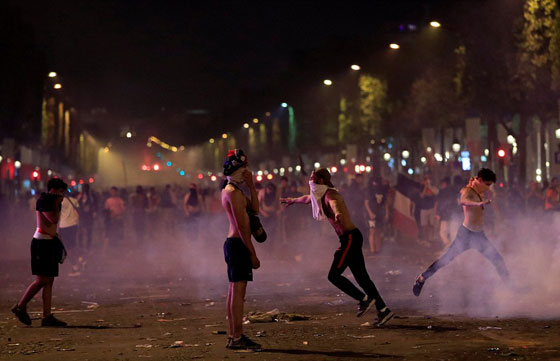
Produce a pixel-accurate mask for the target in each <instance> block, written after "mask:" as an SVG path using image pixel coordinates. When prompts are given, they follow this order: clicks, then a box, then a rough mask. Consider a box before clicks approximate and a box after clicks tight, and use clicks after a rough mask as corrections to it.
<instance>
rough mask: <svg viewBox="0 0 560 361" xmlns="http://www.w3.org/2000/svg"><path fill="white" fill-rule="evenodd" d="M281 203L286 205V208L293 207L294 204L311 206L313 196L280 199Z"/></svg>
mask: <svg viewBox="0 0 560 361" xmlns="http://www.w3.org/2000/svg"><path fill="white" fill-rule="evenodd" d="M280 203H282V204H285V205H286V206H291V205H292V204H294V203H301V204H309V203H311V196H310V195H309V194H306V195H304V196H301V197H297V198H291V197H288V198H280Z"/></svg>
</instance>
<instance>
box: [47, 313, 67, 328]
mask: <svg viewBox="0 0 560 361" xmlns="http://www.w3.org/2000/svg"><path fill="white" fill-rule="evenodd" d="M66 326H68V324H67V323H66V322H64V321H61V320H59V319H57V318H56V317H54V315H53V314H52V313H51V314H50V315H48V316H47V317H45V318H43V319H42V320H41V327H66Z"/></svg>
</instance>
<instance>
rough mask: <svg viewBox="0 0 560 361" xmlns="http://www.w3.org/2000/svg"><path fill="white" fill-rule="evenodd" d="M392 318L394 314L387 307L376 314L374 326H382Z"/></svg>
mask: <svg viewBox="0 0 560 361" xmlns="http://www.w3.org/2000/svg"><path fill="white" fill-rule="evenodd" d="M393 317H395V314H394V313H393V312H391V310H390V309H389V307H384V308H383V309H382V310H380V311H378V312H377V323H376V324H375V325H376V326H383V325H384V324H386V323H387V322H389V320H390V319H392V318H393Z"/></svg>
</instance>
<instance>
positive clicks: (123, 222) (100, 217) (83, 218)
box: [0, 174, 560, 255]
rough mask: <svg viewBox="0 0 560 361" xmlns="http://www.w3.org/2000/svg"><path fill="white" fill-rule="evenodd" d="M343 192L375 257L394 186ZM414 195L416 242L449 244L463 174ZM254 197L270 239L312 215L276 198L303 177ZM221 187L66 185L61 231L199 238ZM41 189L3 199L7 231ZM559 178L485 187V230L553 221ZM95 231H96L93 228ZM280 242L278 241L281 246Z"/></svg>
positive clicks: (99, 238) (373, 183)
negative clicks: (521, 218)
mask: <svg viewBox="0 0 560 361" xmlns="http://www.w3.org/2000/svg"><path fill="white" fill-rule="evenodd" d="M333 179H335V180H336V181H337V184H338V188H339V191H340V193H341V194H342V195H343V196H344V197H345V200H346V203H347V204H348V207H349V210H350V213H351V216H352V219H353V220H354V222H355V223H356V225H357V227H358V228H359V229H361V230H363V231H364V236H365V237H367V240H366V242H365V245H364V251H366V252H367V253H369V254H371V255H374V254H378V253H380V252H381V251H382V247H383V243H384V242H386V241H388V240H390V241H392V240H394V239H395V237H396V236H397V231H398V230H395V229H394V228H393V220H392V215H393V211H392V210H393V202H394V198H395V192H396V190H395V187H393V186H391V185H390V184H389V181H388V180H387V179H384V178H381V177H369V175H366V174H355V175H354V176H352V177H348V178H343V177H342V176H333ZM419 183H421V186H420V187H419V189H418V194H417V196H416V197H415V199H414V201H415V209H414V215H415V218H416V223H417V227H418V231H419V232H418V239H417V240H416V242H417V244H419V245H422V246H426V247H432V246H435V247H446V246H448V245H449V244H450V243H451V241H453V239H454V237H455V235H456V233H457V230H458V229H459V226H460V222H461V217H462V210H461V206H460V205H459V203H458V197H459V191H460V189H461V188H462V187H464V186H465V184H466V183H467V180H466V179H465V177H462V176H460V175H457V176H455V177H453V178H452V179H451V178H450V177H447V176H444V177H442V178H441V179H440V180H439V183H437V185H436V183H435V182H433V180H432V177H431V176H429V175H426V176H424V177H423V178H422V180H421V182H419ZM255 186H256V189H257V192H258V200H259V206H260V209H259V217H260V219H261V221H262V223H263V225H264V228H265V229H266V232H267V234H268V237H269V238H271V239H274V240H275V243H277V244H279V245H280V246H282V245H285V244H286V243H287V242H289V236H288V230H290V232H291V233H292V234H293V233H294V231H295V232H297V231H298V230H302V229H306V228H307V226H308V224H309V222H310V221H309V220H308V219H307V218H306V217H304V216H303V213H305V211H303V210H300V209H295V210H292V211H291V212H286V211H285V207H284V206H283V205H281V203H280V199H281V198H288V197H293V198H295V197H299V196H301V195H304V194H308V193H309V186H308V182H307V177H305V176H300V177H297V178H296V177H293V178H288V177H285V176H283V177H277V178H276V180H273V181H267V182H256V183H255ZM220 193H221V192H220V186H219V185H218V183H211V184H210V186H207V187H201V186H199V185H198V184H196V183H191V184H189V185H188V186H180V185H177V184H174V185H169V184H168V185H166V186H164V187H153V186H151V187H144V186H140V185H139V186H136V187H135V188H132V189H129V188H117V187H111V188H110V189H103V190H98V189H95V188H94V187H92V186H90V185H89V184H84V185H81V186H79V188H75V189H71V190H70V192H69V193H68V194H67V196H66V198H65V201H64V202H62V214H61V221H60V225H59V227H60V232H59V233H60V234H61V237H62V238H63V239H64V242H65V245H66V247H67V248H68V249H70V250H73V249H75V248H76V249H79V250H80V251H81V252H73V253H74V254H76V253H78V254H82V253H84V252H85V253H87V252H89V251H91V250H92V249H101V250H105V249H106V248H107V246H108V245H111V246H117V247H118V246H120V245H122V243H123V242H127V244H128V245H131V246H135V247H136V246H138V247H142V245H144V244H145V242H146V241H147V240H148V239H153V238H154V237H156V236H157V235H165V236H169V237H174V238H182V239H184V240H185V241H198V240H200V232H199V229H200V226H201V224H220V222H221V221H222V222H223V221H224V217H225V216H224V214H223V209H222V205H221V200H220ZM38 196H39V194H38V193H37V194H35V195H32V194H30V193H27V194H22V195H21V196H20V197H18V198H16V199H15V200H14V201H13V202H10V203H8V202H7V199H6V198H0V201H1V202H2V203H6V204H3V205H2V207H0V210H1V212H3V213H5V215H4V216H3V217H0V219H2V220H4V222H5V224H4V225H3V229H5V230H6V231H7V234H10V229H11V230H12V231H13V232H16V228H15V227H16V225H18V229H19V225H21V224H22V222H27V221H29V222H31V221H34V220H33V217H29V215H30V213H32V212H35V203H36V200H37V198H38ZM559 197H560V182H559V181H558V178H553V179H552V180H551V182H550V184H546V183H544V184H541V183H537V182H531V183H530V184H529V185H528V187H527V188H526V189H523V188H522V187H521V186H518V185H516V184H513V185H510V186H505V187H502V186H500V185H499V184H498V185H495V186H494V187H493V188H492V190H490V191H488V198H489V199H492V200H493V207H489V209H488V210H487V212H486V214H487V215H486V224H485V228H486V229H487V230H488V232H489V233H492V231H493V227H494V223H495V218H496V217H500V219H504V220H505V221H506V223H507V220H512V219H515V217H516V216H518V215H520V214H527V215H528V216H529V217H532V218H533V219H535V220H540V221H542V220H549V221H550V222H554V217H555V215H556V214H558V215H560V200H559ZM94 230H95V231H94ZM279 248H281V247H279Z"/></svg>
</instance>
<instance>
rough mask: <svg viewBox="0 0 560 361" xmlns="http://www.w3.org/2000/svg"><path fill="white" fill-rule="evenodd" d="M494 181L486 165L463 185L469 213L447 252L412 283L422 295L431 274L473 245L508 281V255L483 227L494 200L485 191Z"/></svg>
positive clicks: (416, 291) (413, 289)
mask: <svg viewBox="0 0 560 361" xmlns="http://www.w3.org/2000/svg"><path fill="white" fill-rule="evenodd" d="M494 183H496V174H494V172H492V171H491V170H490V169H487V168H482V169H481V170H480V171H479V172H478V175H477V177H476V178H471V180H470V182H469V184H467V186H465V187H464V188H463V189H461V201H460V203H461V205H462V206H463V213H464V216H465V218H464V221H463V225H462V226H461V227H460V228H459V231H458V232H457V236H456V237H455V240H454V241H453V243H451V245H450V246H449V248H448V249H447V252H445V254H444V255H443V256H441V257H440V258H439V259H438V260H437V261H435V262H434V263H432V265H431V266H430V267H428V268H427V269H426V270H425V271H424V272H422V273H421V274H420V275H418V277H417V278H416V281H415V282H414V286H413V287H412V292H413V293H414V295H415V296H419V295H420V291H422V287H423V286H424V283H425V282H426V280H427V279H428V278H430V277H431V276H433V275H434V274H435V273H436V272H437V271H438V270H439V269H440V268H442V267H444V266H446V265H447V264H449V263H450V262H451V261H453V259H455V257H457V256H458V255H460V254H461V253H463V252H465V251H466V250H469V249H471V248H474V249H476V250H477V251H479V252H480V253H482V255H483V256H484V257H486V258H487V259H488V260H489V261H490V262H492V264H493V265H494V267H496V270H497V271H498V274H499V275H500V277H501V278H502V279H503V280H504V281H506V282H507V281H509V273H508V270H507V268H506V264H505V262H504V259H503V258H502V256H501V255H500V253H498V251H497V250H496V248H495V247H494V246H493V245H492V243H490V241H489V240H488V238H486V235H485V234H484V230H483V227H484V218H483V211H484V206H485V205H487V204H489V203H491V201H490V200H489V199H484V192H486V191H488V190H489V189H490V186H491V185H492V184H494Z"/></svg>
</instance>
